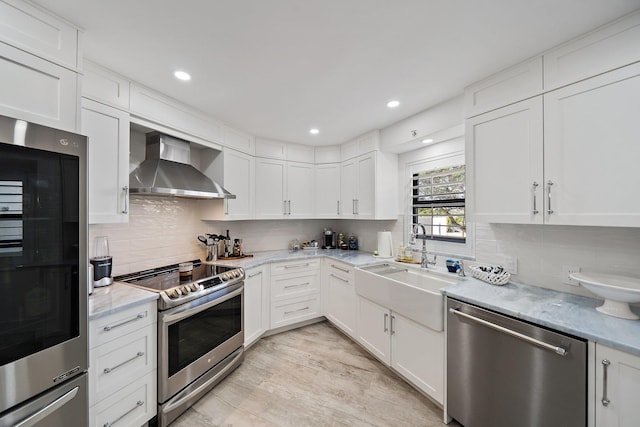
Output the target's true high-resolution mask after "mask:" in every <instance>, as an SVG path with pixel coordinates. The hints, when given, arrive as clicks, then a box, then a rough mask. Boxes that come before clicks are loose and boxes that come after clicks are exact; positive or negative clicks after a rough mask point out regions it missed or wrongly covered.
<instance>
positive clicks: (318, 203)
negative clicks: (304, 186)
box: [314, 163, 340, 218]
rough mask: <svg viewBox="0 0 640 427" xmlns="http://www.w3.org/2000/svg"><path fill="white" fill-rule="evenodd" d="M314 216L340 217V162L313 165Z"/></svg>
mask: <svg viewBox="0 0 640 427" xmlns="http://www.w3.org/2000/svg"><path fill="white" fill-rule="evenodd" d="M314 184H315V189H314V194H315V197H314V201H315V215H314V217H315V218H339V217H340V163H322V164H317V165H316V166H315V179H314Z"/></svg>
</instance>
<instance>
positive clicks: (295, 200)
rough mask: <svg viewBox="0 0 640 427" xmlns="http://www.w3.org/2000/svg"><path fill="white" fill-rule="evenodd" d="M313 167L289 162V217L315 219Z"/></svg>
mask: <svg viewBox="0 0 640 427" xmlns="http://www.w3.org/2000/svg"><path fill="white" fill-rule="evenodd" d="M313 202H314V193H313V165H312V164H308V163H297V162H287V215H288V217H289V218H313V204H314V203H313Z"/></svg>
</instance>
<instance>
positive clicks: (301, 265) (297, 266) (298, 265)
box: [284, 263, 309, 270]
mask: <svg viewBox="0 0 640 427" xmlns="http://www.w3.org/2000/svg"><path fill="white" fill-rule="evenodd" d="M301 267H309V263H306V264H297V265H296V264H294V265H285V266H284V268H285V269H286V270H289V269H291V268H301Z"/></svg>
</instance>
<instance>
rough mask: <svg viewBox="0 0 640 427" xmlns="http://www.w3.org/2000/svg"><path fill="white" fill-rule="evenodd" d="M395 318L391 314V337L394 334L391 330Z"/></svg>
mask: <svg viewBox="0 0 640 427" xmlns="http://www.w3.org/2000/svg"><path fill="white" fill-rule="evenodd" d="M395 318H396V316H394V315H393V314H392V315H391V335H393V334H395V333H396V331H395V330H394V329H393V320H394V319H395Z"/></svg>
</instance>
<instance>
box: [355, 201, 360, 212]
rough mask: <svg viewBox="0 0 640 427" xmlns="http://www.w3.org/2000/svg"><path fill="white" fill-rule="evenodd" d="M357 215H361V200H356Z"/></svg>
mask: <svg viewBox="0 0 640 427" xmlns="http://www.w3.org/2000/svg"><path fill="white" fill-rule="evenodd" d="M356 215H360V199H356Z"/></svg>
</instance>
